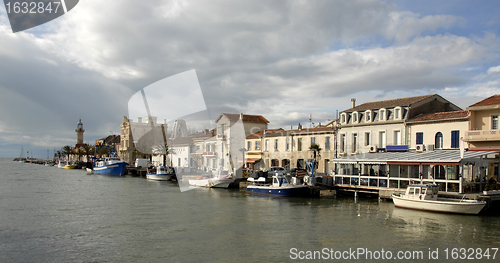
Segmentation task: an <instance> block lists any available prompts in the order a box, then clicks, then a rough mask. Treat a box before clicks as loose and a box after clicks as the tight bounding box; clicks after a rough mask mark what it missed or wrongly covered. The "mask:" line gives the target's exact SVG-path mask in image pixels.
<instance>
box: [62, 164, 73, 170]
mask: <svg viewBox="0 0 500 263" xmlns="http://www.w3.org/2000/svg"><path fill="white" fill-rule="evenodd" d="M64 169H76V164H68V165H65V166H64Z"/></svg>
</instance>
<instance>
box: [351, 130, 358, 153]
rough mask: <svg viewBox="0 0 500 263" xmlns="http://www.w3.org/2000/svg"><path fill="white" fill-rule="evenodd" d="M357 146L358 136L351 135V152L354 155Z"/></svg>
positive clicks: (355, 134)
mask: <svg viewBox="0 0 500 263" xmlns="http://www.w3.org/2000/svg"><path fill="white" fill-rule="evenodd" d="M357 145H358V134H357V133H353V134H352V152H353V153H355V152H356V151H357V150H358V148H357Z"/></svg>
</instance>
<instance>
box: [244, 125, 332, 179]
mask: <svg viewBox="0 0 500 263" xmlns="http://www.w3.org/2000/svg"><path fill="white" fill-rule="evenodd" d="M335 132H336V130H335V129H334V128H332V127H325V126H318V127H314V128H303V127H302V125H300V124H299V125H298V127H297V129H290V130H284V129H282V128H278V129H268V130H263V131H260V132H257V133H254V134H252V135H249V136H247V139H246V148H247V156H246V166H247V167H249V168H253V169H258V170H265V169H268V168H269V167H271V166H281V167H284V168H286V169H287V170H290V169H292V168H303V169H305V168H306V162H308V161H309V160H312V159H313V158H314V157H313V156H314V153H313V151H311V150H310V147H311V145H314V144H316V145H318V146H319V147H320V148H321V151H320V152H319V153H318V154H317V156H316V160H317V162H318V166H317V167H316V171H317V172H318V173H319V174H330V173H331V169H330V162H331V160H332V159H333V158H335V144H334V142H335Z"/></svg>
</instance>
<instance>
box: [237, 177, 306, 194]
mask: <svg viewBox="0 0 500 263" xmlns="http://www.w3.org/2000/svg"><path fill="white" fill-rule="evenodd" d="M247 181H249V182H253V184H251V185H249V186H247V193H253V194H261V195H272V196H305V195H307V194H308V193H309V186H308V185H306V184H301V183H300V179H298V178H296V177H293V178H292V176H290V175H283V174H278V173H276V174H275V175H273V176H272V183H271V184H268V183H266V178H264V177H259V178H258V179H257V180H255V179H254V178H248V179H247Z"/></svg>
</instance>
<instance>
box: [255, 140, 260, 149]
mask: <svg viewBox="0 0 500 263" xmlns="http://www.w3.org/2000/svg"><path fill="white" fill-rule="evenodd" d="M255 150H260V141H255Z"/></svg>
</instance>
